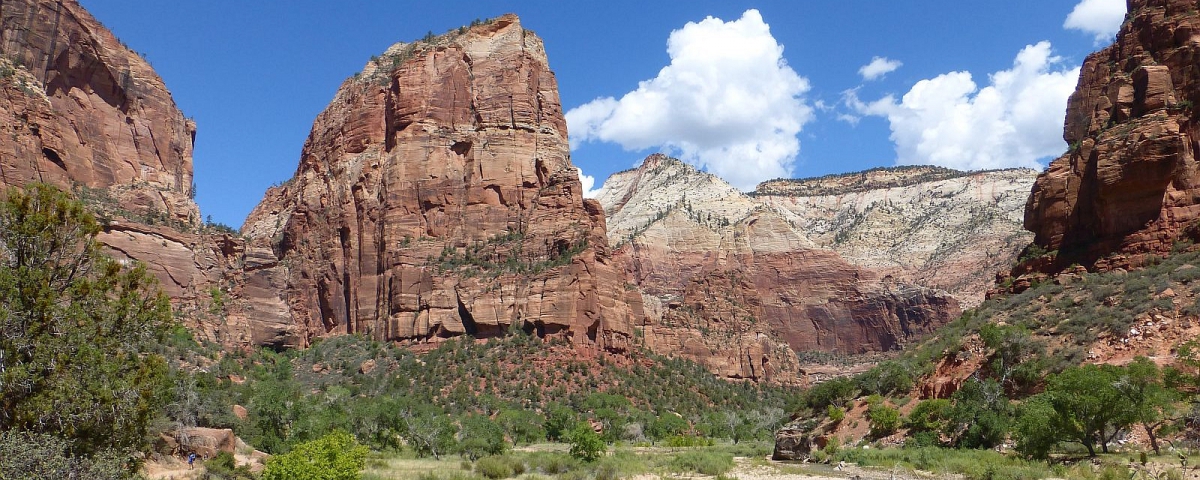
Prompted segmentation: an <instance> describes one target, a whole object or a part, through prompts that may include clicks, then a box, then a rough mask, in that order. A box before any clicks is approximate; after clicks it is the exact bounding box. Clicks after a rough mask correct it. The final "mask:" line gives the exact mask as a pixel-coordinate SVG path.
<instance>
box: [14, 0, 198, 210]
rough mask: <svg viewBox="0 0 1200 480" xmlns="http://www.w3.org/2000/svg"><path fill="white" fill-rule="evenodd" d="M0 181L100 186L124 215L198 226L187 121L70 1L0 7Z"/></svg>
mask: <svg viewBox="0 0 1200 480" xmlns="http://www.w3.org/2000/svg"><path fill="white" fill-rule="evenodd" d="M0 57H2V59H0V72H2V73H3V75H0V77H3V78H0V85H2V87H0V88H2V90H3V92H2V93H3V96H2V97H0V135H3V136H4V138H5V141H4V142H0V184H2V185H5V186H12V185H24V184H25V183H27V182H30V181H42V182H47V183H51V184H55V185H58V186H59V187H62V188H64V189H67V190H70V189H72V188H76V187H80V186H81V187H87V188H92V189H108V190H109V193H110V194H111V195H112V196H113V197H115V200H116V201H117V202H119V203H120V205H122V206H123V207H124V208H125V209H127V210H130V211H133V212H136V213H139V214H145V213H148V212H149V213H153V214H154V215H155V216H157V217H161V218H162V219H172V220H175V221H180V222H190V221H197V220H199V211H198V209H197V208H196V204H195V203H193V202H192V201H191V199H190V194H191V189H192V158H191V157H192V141H193V137H194V135H195V132H196V129H195V125H193V124H192V122H191V121H189V120H187V119H185V118H184V117H183V114H182V113H180V112H179V110H178V109H177V108H176V107H175V102H174V100H172V99H171V95H170V93H169V92H167V89H166V87H165V86H164V85H163V82H162V79H160V78H159V77H158V75H157V74H155V73H154V70H153V69H152V68H150V65H149V64H148V63H146V61H145V60H144V59H142V58H141V57H140V56H139V55H138V54H137V53H135V52H133V51H132V50H130V49H128V48H126V47H125V46H123V45H122V44H121V43H120V42H119V41H118V40H117V39H116V37H114V36H113V35H112V33H110V32H109V31H108V30H106V29H105V28H104V27H103V26H102V25H100V24H99V23H98V22H97V21H96V20H95V19H94V18H92V16H91V15H90V14H88V13H87V11H85V10H84V9H83V7H81V6H79V4H78V3H76V2H75V1H73V0H63V1H56V0H19V1H6V2H2V3H0Z"/></svg>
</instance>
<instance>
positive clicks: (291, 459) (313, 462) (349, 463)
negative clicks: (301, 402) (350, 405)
mask: <svg viewBox="0 0 1200 480" xmlns="http://www.w3.org/2000/svg"><path fill="white" fill-rule="evenodd" d="M366 461H367V447H365V446H362V445H359V444H358V442H357V441H355V440H354V437H353V436H351V435H350V434H349V433H346V432H342V431H337V432H333V433H330V434H328V435H325V436H324V437H321V438H319V439H316V440H313V441H311V442H306V443H301V444H299V445H297V446H296V448H294V449H292V451H291V452H288V453H285V454H283V455H276V456H274V457H271V459H270V460H267V465H266V468H264V469H263V474H262V480H291V479H297V478H303V479H305V480H357V479H358V478H361V475H360V473H359V472H361V471H362V469H363V467H364V466H366Z"/></svg>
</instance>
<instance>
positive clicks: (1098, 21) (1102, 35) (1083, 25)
mask: <svg viewBox="0 0 1200 480" xmlns="http://www.w3.org/2000/svg"><path fill="white" fill-rule="evenodd" d="M1124 21H1125V0H1083V1H1081V2H1079V4H1078V5H1075V8H1074V9H1072V10H1071V13H1070V14H1068V15H1067V20H1066V21H1065V22H1063V28H1066V29H1070V30H1080V31H1082V32H1084V33H1089V34H1091V35H1093V36H1094V37H1095V40H1096V43H1097V44H1099V43H1103V42H1107V41H1109V40H1112V38H1113V36H1114V35H1116V34H1117V30H1120V29H1121V22H1124Z"/></svg>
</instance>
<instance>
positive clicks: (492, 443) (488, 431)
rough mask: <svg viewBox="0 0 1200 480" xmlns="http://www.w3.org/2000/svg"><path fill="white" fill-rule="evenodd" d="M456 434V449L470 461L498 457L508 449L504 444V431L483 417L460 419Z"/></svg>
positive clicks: (471, 416)
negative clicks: (459, 426) (460, 426)
mask: <svg viewBox="0 0 1200 480" xmlns="http://www.w3.org/2000/svg"><path fill="white" fill-rule="evenodd" d="M461 423H462V429H461V430H459V434H458V448H459V451H460V452H462V454H463V456H465V457H467V458H468V459H470V460H471V461H475V460H478V459H480V458H482V457H485V456H488V455H500V454H502V453H504V451H505V450H507V449H508V444H506V443H505V442H504V430H502V429H501V428H500V426H499V425H497V424H496V422H493V421H492V419H490V418H488V417H485V416H483V415H470V416H468V417H466V418H463V419H462V422H461Z"/></svg>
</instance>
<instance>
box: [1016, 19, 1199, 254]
mask: <svg viewBox="0 0 1200 480" xmlns="http://www.w3.org/2000/svg"><path fill="white" fill-rule="evenodd" d="M1198 61H1200V13H1197V9H1196V2H1194V1H1188V0H1130V1H1129V13H1128V15H1127V18H1126V21H1125V23H1124V24H1123V25H1122V27H1121V30H1120V32H1119V33H1118V34H1117V38H1116V42H1115V43H1114V44H1113V45H1111V46H1109V47H1107V48H1105V49H1103V50H1101V51H1099V52H1096V53H1093V54H1092V55H1090V56H1088V58H1087V60H1086V61H1085V62H1084V65H1083V69H1082V72H1081V74H1080V78H1079V85H1078V87H1077V89H1076V91H1075V93H1074V94H1072V95H1071V99H1070V101H1069V102H1068V105H1067V116H1066V122H1065V129H1064V135H1063V138H1064V139H1066V141H1067V143H1069V144H1070V145H1071V148H1070V151H1069V152H1067V153H1066V154H1064V155H1063V156H1062V157H1059V158H1058V159H1056V160H1054V161H1053V162H1051V164H1050V167H1049V168H1048V169H1047V170H1046V171H1045V172H1043V173H1042V174H1041V175H1040V176H1039V177H1038V180H1037V183H1036V184H1035V185H1034V188H1033V192H1032V194H1031V195H1030V197H1029V201H1028V204H1027V206H1026V213H1025V227H1026V228H1028V229H1029V230H1030V231H1032V232H1034V234H1035V238H1034V242H1035V243H1036V244H1037V245H1038V246H1039V247H1040V250H1041V251H1047V252H1052V253H1054V254H1056V255H1050V256H1047V258H1049V259H1050V260H1049V261H1045V260H1042V261H1038V262H1030V263H1029V264H1027V265H1024V266H1019V267H1018V268H1017V269H1016V270H1015V272H1014V273H1016V274H1022V273H1026V272H1028V271H1029V270H1031V269H1034V268H1036V269H1040V270H1043V271H1049V272H1050V273H1053V272H1057V271H1059V270H1061V269H1063V268H1065V267H1067V266H1069V265H1071V264H1076V263H1078V264H1081V265H1083V266H1085V267H1095V268H1098V269H1107V268H1115V267H1127V266H1130V265H1131V264H1136V263H1138V259H1139V258H1141V257H1142V256H1143V254H1147V253H1165V252H1169V251H1170V250H1171V248H1172V245H1173V244H1174V243H1175V242H1176V241H1178V240H1181V239H1184V238H1190V239H1193V240H1195V239H1198V238H1200V228H1198V224H1197V221H1198V220H1200V164H1197V162H1196V150H1197V148H1198V147H1197V140H1198V139H1200V125H1198V124H1197V111H1198V110H1197V109H1196V108H1195V104H1196V103H1197V102H1200V88H1198V87H1200V85H1198V83H1197V82H1200V70H1198V69H1197V68H1196V65H1197V63H1198ZM1036 253H1041V252H1040V251H1039V252H1036ZM1113 254H1118V255H1113Z"/></svg>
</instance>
